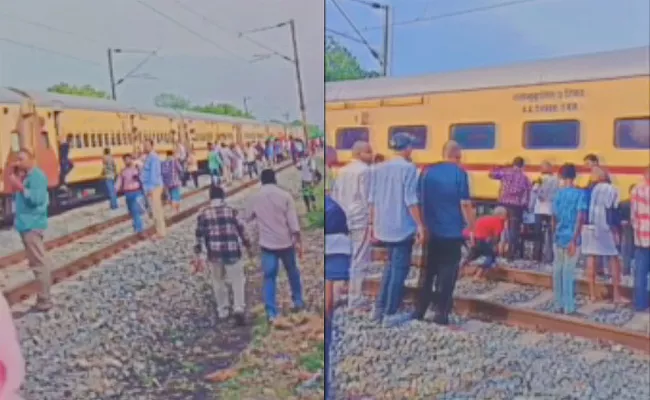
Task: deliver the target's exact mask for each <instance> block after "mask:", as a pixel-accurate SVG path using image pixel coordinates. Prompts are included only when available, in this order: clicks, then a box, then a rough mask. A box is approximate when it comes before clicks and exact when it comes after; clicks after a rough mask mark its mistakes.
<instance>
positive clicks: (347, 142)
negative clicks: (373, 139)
mask: <svg viewBox="0 0 650 400" xmlns="http://www.w3.org/2000/svg"><path fill="white" fill-rule="evenodd" d="M334 136H335V137H336V149H337V150H350V149H352V146H353V145H354V143H356V142H358V141H360V140H362V141H364V142H367V141H368V140H369V138H370V133H369V131H368V128H364V127H362V126H358V127H351V128H339V129H337V130H336V134H335V135H334Z"/></svg>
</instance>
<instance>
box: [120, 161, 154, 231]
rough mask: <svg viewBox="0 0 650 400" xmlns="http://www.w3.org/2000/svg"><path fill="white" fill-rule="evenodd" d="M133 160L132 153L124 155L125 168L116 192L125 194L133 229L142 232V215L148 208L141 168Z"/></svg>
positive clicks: (121, 173)
mask: <svg viewBox="0 0 650 400" xmlns="http://www.w3.org/2000/svg"><path fill="white" fill-rule="evenodd" d="M133 161H134V160H133V156H132V155H131V154H125V155H124V169H123V170H122V172H120V175H119V176H118V177H117V181H116V182H115V189H116V192H118V193H122V194H124V199H125V201H126V208H127V210H129V215H130V216H131V220H132V221H133V230H134V231H135V232H136V233H142V229H143V226H142V215H143V214H144V212H145V211H146V210H145V205H144V198H143V196H142V184H141V183H140V170H138V167H136V166H135V163H134V162H133Z"/></svg>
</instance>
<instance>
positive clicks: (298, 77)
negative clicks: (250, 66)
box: [289, 19, 309, 143]
mask: <svg viewBox="0 0 650 400" xmlns="http://www.w3.org/2000/svg"><path fill="white" fill-rule="evenodd" d="M289 27H290V28H291V42H292V43H293V64H294V65H295V66H296V83H297V84H298V100H299V101H300V116H301V117H302V133H303V135H304V136H305V143H306V142H307V141H308V140H309V130H308V127H307V107H306V106H305V94H304V92H303V87H302V76H301V75H300V59H299V58H298V38H297V37H296V23H295V21H294V20H293V19H291V20H289Z"/></svg>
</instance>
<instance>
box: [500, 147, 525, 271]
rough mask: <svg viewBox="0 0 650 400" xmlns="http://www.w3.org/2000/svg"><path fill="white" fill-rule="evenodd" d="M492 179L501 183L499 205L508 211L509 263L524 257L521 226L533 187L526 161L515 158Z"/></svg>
mask: <svg viewBox="0 0 650 400" xmlns="http://www.w3.org/2000/svg"><path fill="white" fill-rule="evenodd" d="M490 178H492V179H494V180H498V181H501V188H500V191H499V203H500V204H501V205H502V206H503V207H505V208H506V210H507V211H508V228H507V229H508V230H507V232H508V240H507V242H508V254H507V259H508V261H514V259H515V256H517V255H518V256H520V257H521V256H523V246H522V243H521V225H522V223H523V218H524V211H525V210H526V209H527V208H528V205H529V204H530V192H531V189H532V188H533V185H532V183H531V181H530V179H528V177H527V176H526V173H525V172H524V159H523V158H521V157H515V158H514V160H513V161H512V164H511V165H510V166H507V167H504V168H496V169H493V170H492V171H490Z"/></svg>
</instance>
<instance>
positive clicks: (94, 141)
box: [90, 133, 97, 147]
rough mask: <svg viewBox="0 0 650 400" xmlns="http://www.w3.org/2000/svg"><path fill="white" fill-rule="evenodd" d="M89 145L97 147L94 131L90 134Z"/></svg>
mask: <svg viewBox="0 0 650 400" xmlns="http://www.w3.org/2000/svg"><path fill="white" fill-rule="evenodd" d="M90 146H92V147H97V135H95V134H94V133H92V134H90Z"/></svg>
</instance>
